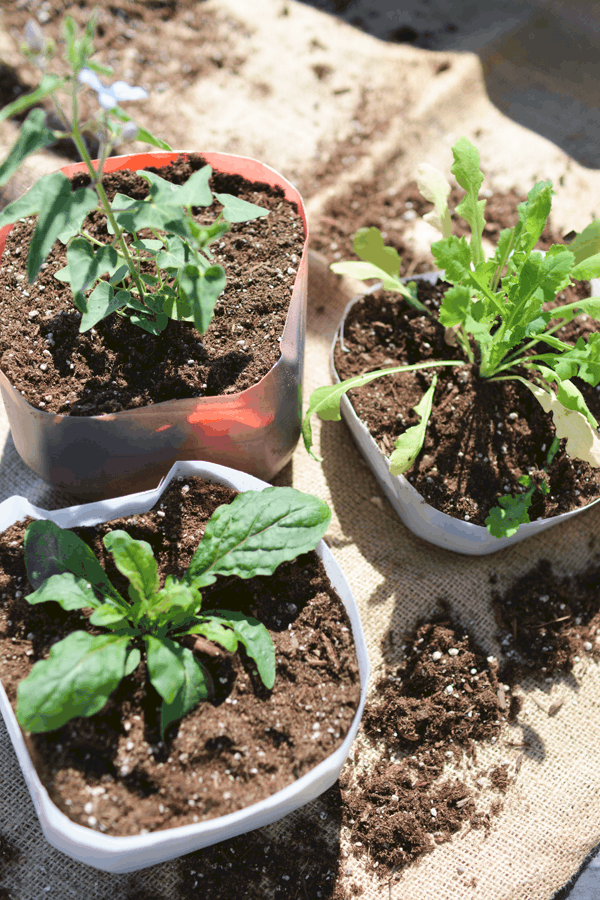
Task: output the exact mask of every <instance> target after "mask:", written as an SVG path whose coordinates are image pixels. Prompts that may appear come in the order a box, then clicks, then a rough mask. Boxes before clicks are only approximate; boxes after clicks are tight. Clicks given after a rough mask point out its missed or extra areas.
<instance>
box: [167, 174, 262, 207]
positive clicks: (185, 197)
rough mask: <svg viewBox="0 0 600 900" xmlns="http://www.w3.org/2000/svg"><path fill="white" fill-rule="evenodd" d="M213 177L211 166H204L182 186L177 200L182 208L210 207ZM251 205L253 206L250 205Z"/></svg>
mask: <svg viewBox="0 0 600 900" xmlns="http://www.w3.org/2000/svg"><path fill="white" fill-rule="evenodd" d="M211 175H212V169H211V167H210V166H203V167H202V168H201V169H199V170H198V171H197V172H194V174H193V175H191V176H190V177H189V178H188V180H187V181H186V182H185V184H182V185H181V187H180V188H179V192H178V194H177V199H178V201H179V203H181V205H182V206H210V205H211V204H212V202H213V195H212V191H211V189H210V188H209V186H208V181H209V178H210V176H211ZM249 205H251V204H249Z"/></svg>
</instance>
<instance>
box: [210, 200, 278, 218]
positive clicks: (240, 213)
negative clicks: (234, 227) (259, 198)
mask: <svg viewBox="0 0 600 900" xmlns="http://www.w3.org/2000/svg"><path fill="white" fill-rule="evenodd" d="M215 198H216V199H217V200H218V201H219V203H222V204H223V218H224V219H225V221H226V222H231V223H232V224H233V223H234V222H251V221H252V220H253V219H259V218H260V217H261V216H268V215H269V210H268V209H263V207H262V206H256V204H254V203H248V201H247V200H242V199H240V197H234V196H233V195H232V194H215Z"/></svg>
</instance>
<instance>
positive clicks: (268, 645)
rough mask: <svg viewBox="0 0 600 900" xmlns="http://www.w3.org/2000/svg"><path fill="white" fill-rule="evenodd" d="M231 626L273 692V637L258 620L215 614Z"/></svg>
mask: <svg viewBox="0 0 600 900" xmlns="http://www.w3.org/2000/svg"><path fill="white" fill-rule="evenodd" d="M214 615H215V616H218V617H219V618H220V619H222V620H223V621H224V622H226V623H227V625H229V626H230V627H231V628H232V629H233V631H234V633H235V636H236V637H237V639H238V640H239V641H240V643H241V644H243V645H244V647H245V648H246V653H247V654H248V656H249V657H250V659H252V660H254V662H255V663H256V668H257V669H258V674H259V675H260V678H261V681H262V683H263V684H264V686H265V687H266V688H267V689H268V690H271V688H272V687H273V685H274V683H275V647H274V646H273V641H272V640H271V635H270V634H269V632H268V631H267V629H266V628H265V626H264V625H263V624H262V622H259V621H258V620H257V619H253V618H252V616H247V615H245V614H244V613H242V612H231V611H229V610H225V609H218V610H215V612H214Z"/></svg>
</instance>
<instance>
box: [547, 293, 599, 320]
mask: <svg viewBox="0 0 600 900" xmlns="http://www.w3.org/2000/svg"><path fill="white" fill-rule="evenodd" d="M581 313H586V314H587V315H588V316H591V317H592V319H595V320H596V321H597V322H600V297H589V298H588V299H587V300H578V301H577V302H576V303H569V304H568V305H567V306H557V307H555V308H554V309H553V310H552V318H553V319H565V320H566V321H567V322H570V321H571V319H572V318H573V317H574V316H578V315H580V314H581Z"/></svg>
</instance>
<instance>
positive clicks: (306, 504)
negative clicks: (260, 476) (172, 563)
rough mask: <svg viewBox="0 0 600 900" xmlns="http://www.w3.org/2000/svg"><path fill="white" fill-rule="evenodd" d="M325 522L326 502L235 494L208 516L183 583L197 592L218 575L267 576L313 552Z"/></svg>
mask: <svg viewBox="0 0 600 900" xmlns="http://www.w3.org/2000/svg"><path fill="white" fill-rule="evenodd" d="M330 518H331V511H330V509H329V507H328V506H327V504H326V503H324V502H323V501H322V500H319V499H318V498H317V497H313V496H312V495H310V494H304V493H302V492H301V491H297V490H295V489H294V488H289V487H272V488H267V489H266V490H264V491H246V492H245V493H243V494H238V495H237V497H236V498H235V499H234V501H233V502H232V503H229V504H225V505H223V506H219V507H218V508H217V509H216V510H215V511H214V513H213V514H212V516H211V517H210V519H209V521H208V524H207V526H206V530H205V533H204V537H203V538H202V541H201V543H200V546H199V547H198V549H197V550H196V552H195V553H194V556H193V557H192V560H191V562H190V567H189V569H188V572H187V575H186V578H187V580H189V581H190V582H191V583H192V584H194V585H195V586H196V587H198V588H200V587H202V586H203V585H206V584H212V582H213V581H215V578H216V576H217V575H237V576H238V577H239V578H251V577H253V576H254V575H272V574H273V572H274V571H275V569H276V568H277V566H278V565H279V564H280V563H282V562H284V561H286V560H291V559H295V558H296V557H297V556H298V555H299V554H300V553H307V552H308V551H309V550H314V548H315V547H316V545H317V544H318V542H319V540H320V539H321V538H322V537H323V535H324V534H325V531H326V530H327V526H328V524H329V520H330Z"/></svg>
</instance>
